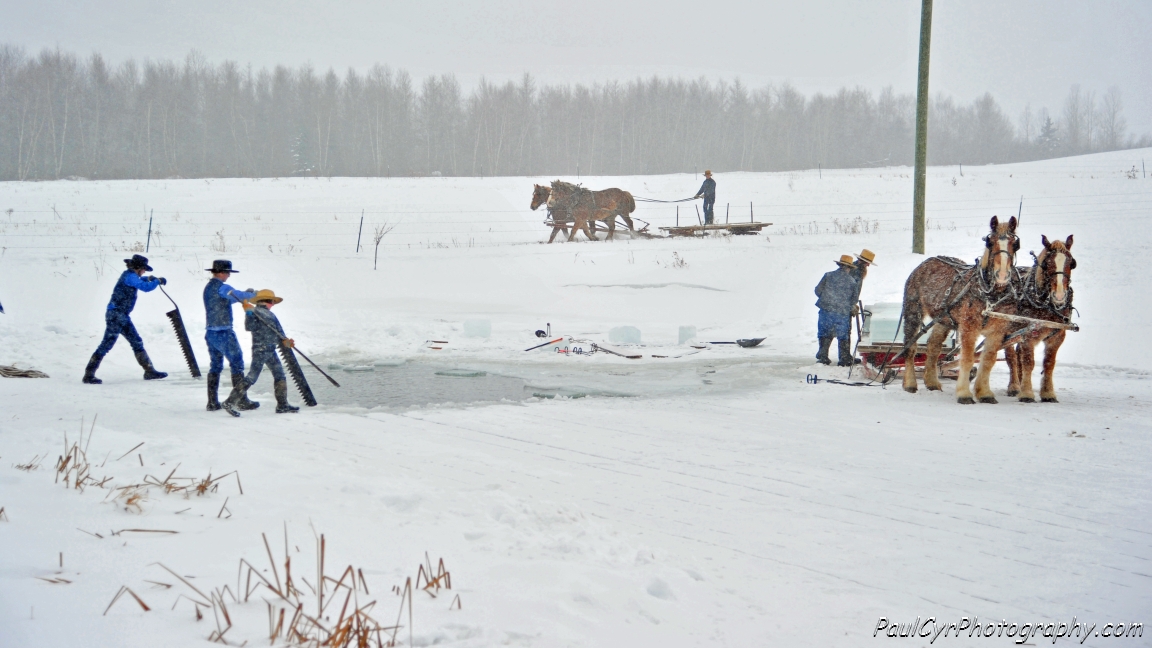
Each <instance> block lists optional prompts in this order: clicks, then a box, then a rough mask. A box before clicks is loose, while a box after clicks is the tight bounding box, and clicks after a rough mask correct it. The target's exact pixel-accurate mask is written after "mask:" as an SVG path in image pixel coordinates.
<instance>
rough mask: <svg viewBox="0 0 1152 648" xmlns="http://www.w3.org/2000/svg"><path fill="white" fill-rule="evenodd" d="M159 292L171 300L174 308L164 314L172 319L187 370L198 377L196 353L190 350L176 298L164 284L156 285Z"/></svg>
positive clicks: (190, 346)
mask: <svg viewBox="0 0 1152 648" xmlns="http://www.w3.org/2000/svg"><path fill="white" fill-rule="evenodd" d="M157 287H158V288H159V289H160V292H162V293H164V296H165V297H167V298H168V301H170V302H172V306H174V307H175V310H170V311H168V312H167V313H165V315H167V316H168V319H170V320H172V328H173V329H175V330H176V340H177V341H178V342H180V350H181V351H182V352H183V353H184V362H187V363H188V371H190V372H191V373H192V377H193V378H199V377H200V365H199V364H197V363H196V354H195V353H193V352H192V343H191V342H190V341H189V340H188V331H187V330H186V329H185V328H184V319H183V318H182V317H180V307H179V306H176V300H174V299H172V296H171V295H169V294H168V292H167V291H166V290H164V286H157Z"/></svg>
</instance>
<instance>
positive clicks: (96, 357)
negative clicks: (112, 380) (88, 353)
mask: <svg viewBox="0 0 1152 648" xmlns="http://www.w3.org/2000/svg"><path fill="white" fill-rule="evenodd" d="M103 359H104V356H102V355H100V354H98V353H93V354H92V357H91V358H90V359H89V360H88V366H87V367H84V382H85V383H87V384H89V385H99V384H102V383H103V382H104V381H103V380H100V379H99V378H97V377H96V370H97V369H99V368H100V361H101V360H103Z"/></svg>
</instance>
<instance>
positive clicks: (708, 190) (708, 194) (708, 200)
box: [693, 169, 716, 225]
mask: <svg viewBox="0 0 1152 648" xmlns="http://www.w3.org/2000/svg"><path fill="white" fill-rule="evenodd" d="M693 197H694V198H703V199H704V224H705V225H711V224H712V208H713V207H714V206H715V205H716V181H715V180H713V179H712V171H710V170H708V169H705V170H704V184H702V185H700V191H697V192H696V195H695V196H693Z"/></svg>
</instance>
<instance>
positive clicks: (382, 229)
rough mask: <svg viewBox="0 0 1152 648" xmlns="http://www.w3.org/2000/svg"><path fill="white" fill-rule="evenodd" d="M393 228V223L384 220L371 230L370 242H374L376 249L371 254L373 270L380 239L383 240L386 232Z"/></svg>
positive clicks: (378, 254)
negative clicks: (373, 230)
mask: <svg viewBox="0 0 1152 648" xmlns="http://www.w3.org/2000/svg"><path fill="white" fill-rule="evenodd" d="M395 228H396V225H395V223H389V222H388V221H384V222H383V223H381V224H380V225H378V226H377V227H376V230H375V232H373V234H372V242H373V243H375V244H376V250H375V252H374V253H373V255H372V269H373V270H375V269H376V261H377V260H378V259H379V258H380V241H383V240H384V237H385V236H387V235H388V232H391V231H392V230H393V229H395Z"/></svg>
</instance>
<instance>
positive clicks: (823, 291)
mask: <svg viewBox="0 0 1152 648" xmlns="http://www.w3.org/2000/svg"><path fill="white" fill-rule="evenodd" d="M836 264H837V265H838V266H840V267H839V268H838V269H836V270H833V271H831V272H827V273H825V274H824V276H823V277H822V278H821V279H820V283H819V284H817V286H816V296H817V297H818V298H819V299H817V300H816V307H817V308H819V309H820V319H819V320H818V322H817V325H816V327H817V333H816V337H818V338H820V350H819V351H818V352H817V353H816V361H817V362H819V363H820V364H832V360H831V359H830V358H829V357H828V349H829V348H830V347H831V346H832V338H836V342H837V344H838V346H839V349H838V352H839V353H838V358H839V361H838V362H837V363H836V364H837V365H839V366H841V367H849V366H851V365H852V340H851V334H852V310H853V309H854V308H855V306H856V303H855V302H856V300H857V298H858V297H859V295H860V280H859V279H858V278H857V277H856V275H855V272H856V270H857V268H856V266H855V265H854V264H853V260H852V256H851V255H848V254H844V255H841V256H840V260H839V261H837V262H836Z"/></svg>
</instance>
